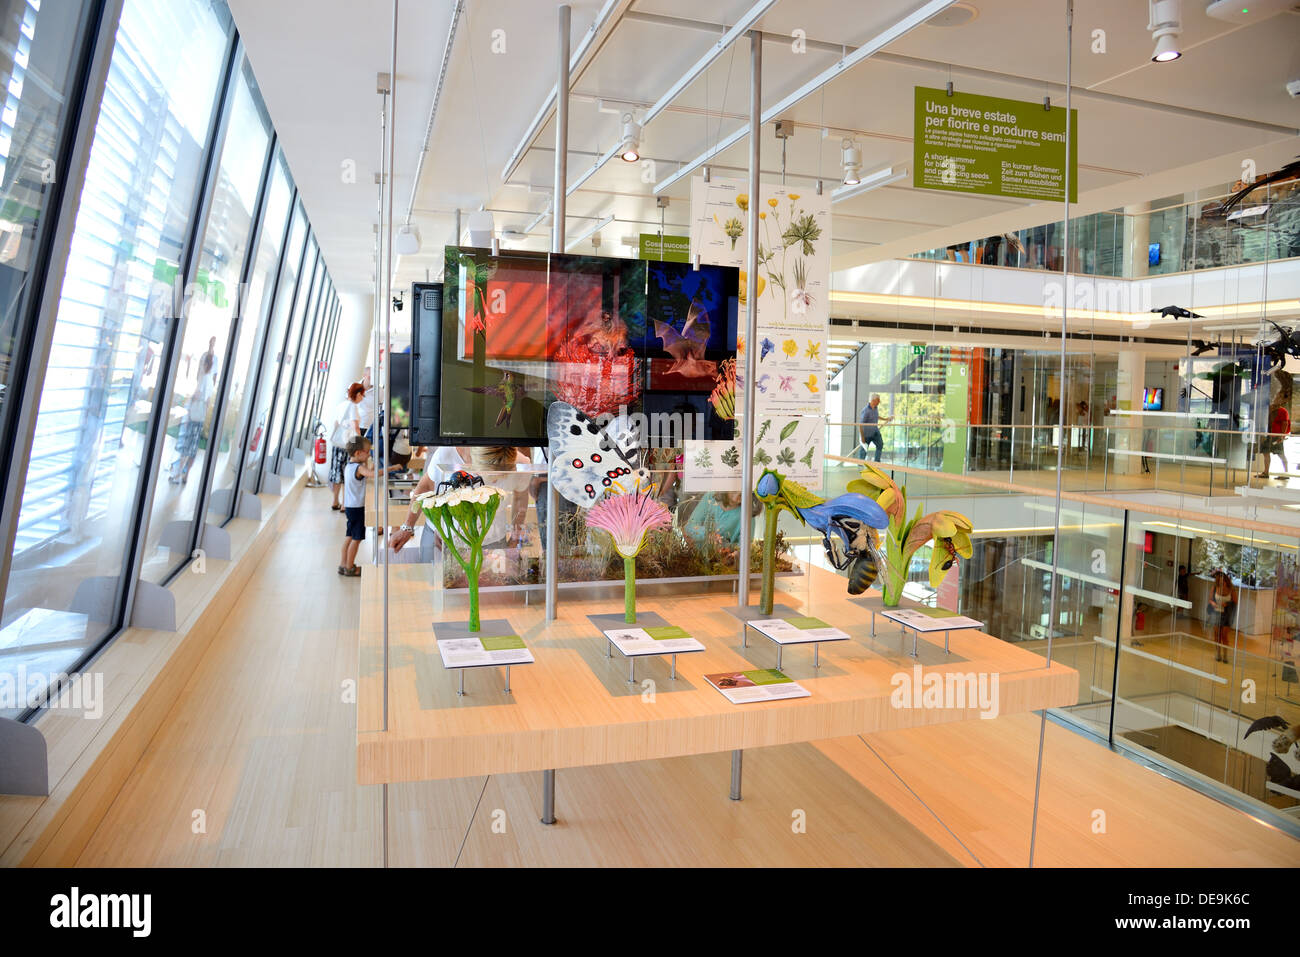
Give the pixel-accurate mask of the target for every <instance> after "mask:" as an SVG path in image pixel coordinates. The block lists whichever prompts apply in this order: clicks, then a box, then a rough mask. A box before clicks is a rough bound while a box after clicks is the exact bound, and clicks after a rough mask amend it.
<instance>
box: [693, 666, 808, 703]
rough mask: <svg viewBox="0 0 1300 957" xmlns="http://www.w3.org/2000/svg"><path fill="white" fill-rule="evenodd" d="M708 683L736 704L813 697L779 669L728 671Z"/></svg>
mask: <svg viewBox="0 0 1300 957" xmlns="http://www.w3.org/2000/svg"><path fill="white" fill-rule="evenodd" d="M704 680H705V681H707V682H708V683H709V684H711V685H713V687H715V688H717V689H718V691H720V692H722V695H723V697H725V698H726V699H727V700H728V701H730V702H731V703H732V704H749V703H750V702H753V701H777V700H780V699H783V698H809V697H812V692H811V691H809V690H808V689H807V688H805V687H804V686H803V685H801V684H799V683H797V682H796V681H794V680H792V679H791V678H788V677H786V675H785V674H783V673H782V672H780V671H777V670H776V669H775V668H762V669H759V670H758V671H726V672H722V673H721V674H716V675H705V676H704Z"/></svg>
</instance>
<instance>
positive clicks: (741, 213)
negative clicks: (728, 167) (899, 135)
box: [688, 176, 831, 488]
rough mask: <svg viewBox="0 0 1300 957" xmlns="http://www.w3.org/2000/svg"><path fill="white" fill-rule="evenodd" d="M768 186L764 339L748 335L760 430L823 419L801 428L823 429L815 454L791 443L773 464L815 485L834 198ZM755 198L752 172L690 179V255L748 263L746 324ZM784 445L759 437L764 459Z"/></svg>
mask: <svg viewBox="0 0 1300 957" xmlns="http://www.w3.org/2000/svg"><path fill="white" fill-rule="evenodd" d="M760 193H761V195H760V196H759V197H758V199H757V209H758V230H759V234H758V317H757V329H758V334H757V336H756V340H757V341H756V342H754V343H750V342H745V343H744V348H745V349H749V348H751V347H752V348H754V349H755V350H756V353H755V368H756V379H755V382H754V400H755V436H756V437H757V435H758V429H759V428H761V426H762V423H763V422H764V421H771V420H773V419H774V418H783V419H785V420H786V421H788V420H789V419H790V418H791V417H793V416H813V417H816V420H817V421H816V423H815V425H814V424H812V423H810V424H808V425H807V426H804V427H801V429H800V434H803V433H804V432H807V433H808V434H809V435H813V434H815V435H816V440H815V443H814V444H815V445H816V446H817V448H816V451H815V453H814V455H813V456H811V459H812V461H811V462H807V461H805V460H806V459H807V458H808V456H806V455H805V454H804V453H805V452H806V451H807V450H806V449H805V448H803V447H800V448H799V449H797V450H795V449H790V450H789V451H793V452H795V453H796V454H795V456H794V462H792V463H788V464H787V463H786V462H784V461H783V462H781V463H780V465H772V467H773V468H782V472H783V474H784V475H786V476H787V477H788V478H792V479H794V480H795V481H798V482H800V483H801V484H803V485H805V486H807V487H809V488H821V485H822V456H823V453H824V450H825V417H824V416H825V409H826V385H827V382H826V378H827V376H826V351H827V339H828V328H829V316H830V313H829V309H830V285H831V283H830V278H831V276H830V264H831V212H830V196H829V195H822V196H818V195H817V194H816V192H815V191H814V190H812V189H810V188H808V187H804V186H794V185H791V186H778V185H770V184H769V185H764V186H762V187H761V189H760ZM750 202H751V198H750V196H749V195H748V184H747V183H746V182H745V181H744V180H739V179H724V178H719V177H712V178H711V179H710V181H709V182H707V183H706V182H705V181H704V178H703V177H702V176H701V177H695V178H694V179H693V180H692V181H691V253H692V258H694V257H695V256H696V255H698V256H699V261H700V264H701V265H718V266H736V267H737V268H739V269H740V304H741V314H740V316H739V318H738V323H739V327H740V328H741V329H746V328H748V317H747V315H746V314H745V310H746V308H747V305H748V304H747V301H746V299H747V296H748V293H749V287H748V275H747V272H746V255H747V252H748V249H749V237H748V235H747V230H748V229H749V205H750ZM743 362H744V352H743V350H738V358H737V365H738V367H739V368H741V369H743V368H744V366H743ZM742 394H743V390H742V389H739V388H738V389H737V408H736V414H737V415H738V416H740V415H742V414H743V408H742V407H741V406H742V405H743V403H742V402H741V401H740V396H741V395H742ZM765 438H767V437H766V436H765ZM711 444H712V445H718V444H720V443H711ZM783 450H784V447H783V446H777V447H775V448H771V449H768V448H767V447H766V446H765V445H764V444H763V442H761V441H756V443H755V455H756V459H757V458H758V457H759V456H761V454H763V452H764V451H766V452H767V453H768V454H769V455H771V456H772V459H773V461H776V457H777V456H778V455H780V454H781V452H782V451H783ZM715 451H716V450H715ZM721 451H725V449H723V450H721ZM688 459H689V455H688ZM768 464H771V463H768ZM737 474H739V472H738V471H737Z"/></svg>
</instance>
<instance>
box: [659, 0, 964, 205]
mask: <svg viewBox="0 0 1300 957" xmlns="http://www.w3.org/2000/svg"><path fill="white" fill-rule="evenodd" d="M952 3H953V0H928V2H926V3H923V4H921V5H920V6H919V7H917V8H916V9H915V10H913V11H912V12H911V13H909V14H908V15H907V16H905V17H903V18H902V19H900V20H899V21H898V22H896V23H894V24H893V25H892V26H890V27H887V28H886V29H884V30H882V31H881V32H880V33H878V34H876V35H875V36H874V37H872V38H871V39H870V40H868V41H867V42H866V43H864V44H862V46H860V47H858V48H857V49H856V50H854V51H853V52H852V53H850V54H848V55H847V56H844V57H841V58H840V59H839V60H838V61H837V62H836V63H834V64H833V65H832V66H830V67H829V68H828V69H826V70H823V71H822V72H821V73H818V74H817V75H816V76H815V77H813V78H812V79H811V80H809V81H808V82H807V83H805V84H804V85H803V86H801V87H799V88H798V89H797V90H795V91H794V92H793V93H791V94H789V95H788V96H786V97H784V98H782V99H781V100H780V102H778V103H776V104H775V105H774V106H771V107H768V109H766V110H764V111H763V116H762V122H763V123H770V122H771V121H772V120H775V119H778V118H779V117H780V116H781V115H782V114H784V113H785V112H786V111H787V110H789V109H790V108H791V107H793V106H794V105H795V104H796V103H798V102H799V101H800V100H802V99H803V98H804V97H806V96H808V95H809V94H811V93H813V92H814V91H816V90H819V89H821V88H822V87H823V86H825V85H826V84H827V83H829V82H830V81H831V80H833V79H835V78H836V77H838V76H840V75H841V74H843V73H845V72H846V71H848V70H850V69H852V68H853V67H855V66H857V65H858V64H859V63H861V62H862V61H863V60H865V59H867V58H868V57H870V56H873V55H875V54H876V53H877V52H879V51H880V50H882V49H883V48H884V47H885V46H887V45H888V44H890V43H893V42H894V41H895V40H897V39H898V38H899V37H901V36H903V35H904V34H905V33H908V32H909V31H910V30H912V29H913V28H914V27H916V26H918V25H920V24H922V23H924V22H925V21H926V20H928V19H930V18H931V17H932V16H934V15H935V14H937V13H939V12H941V11H942V10H944V9H946V8H947V7H949V6H951V5H952ZM748 135H749V127H748V126H742V127H740V128H739V129H738V130H736V131H734V132H732V133H730V134H728V135H727V136H725V137H723V139H722V140H721V141H719V142H718V143H717V144H716V145H715V146H714V147H713V148H712V149H709V150H706V151H705V152H703V153H701V154H700V155H699V156H697V157H696V158H695V159H693V160H691V161H689V162H688V163H686V164H685V165H683V166H682V167H681V168H680V169H678V170H677V172H675V173H673V175H671V176H669V177H668V178H667V179H665V180H663V181H662V182H659V183H656V184H655V188H654V191H655V192H656V193H662V192H663V191H664V190H666V189H667V188H668V187H669V186H671V185H672V184H673V183H675V182H677V181H678V180H679V179H681V178H682V177H683V176H689V175H690V174H691V173H692V172H694V171H695V170H697V169H699V167H701V166H703V165H704V164H705V163H707V162H708V161H709V160H710V159H712V158H713V157H714V156H717V155H718V154H719V153H721V152H722V151H723V150H725V149H727V148H728V147H730V146H731V145H733V144H734V143H737V142H739V141H740V140H741V139H743V138H744V137H745V136H748Z"/></svg>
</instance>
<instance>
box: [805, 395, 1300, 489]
mask: <svg viewBox="0 0 1300 957" xmlns="http://www.w3.org/2000/svg"><path fill="white" fill-rule="evenodd" d="M1116 419H1117V420H1118V421H1116V422H1114V423H1112V424H1105V425H1087V426H1082V425H1073V426H1072V425H1066V426H1065V428H1064V430H1062V428H1061V427H1060V426H1059V425H1055V424H1053V425H1033V424H1026V425H955V424H953V423H952V422H951V421H948V422H945V421H940V420H905V421H894V422H890V423H888V424H886V425H883V426H881V428H880V436H881V446H882V447H881V449H880V461H881V462H883V463H888V464H893V465H899V466H905V467H907V468H915V469H925V470H929V471H936V472H949V473H952V474H956V475H972V474H984V475H988V476H989V477H992V478H1003V479H1005V480H1006V481H1011V482H1023V483H1027V484H1031V485H1033V484H1041V483H1042V482H1043V481H1045V478H1044V476H1049V475H1050V481H1051V483H1052V484H1053V485H1055V481H1056V472H1057V465H1058V460H1059V464H1060V470H1061V474H1062V485H1063V486H1064V487H1065V488H1068V489H1073V490H1076V491H1113V490H1125V491H1127V490H1134V489H1152V490H1160V491H1173V492H1188V493H1194V494H1198V495H1224V494H1235V489H1236V488H1238V487H1240V486H1242V485H1247V484H1250V485H1254V486H1263V485H1266V484H1267V480H1266V479H1261V478H1259V477H1258V473H1259V472H1260V470H1262V469H1264V468H1266V466H1265V465H1264V460H1263V457H1262V453H1261V451H1260V449H1261V445H1262V444H1263V443H1264V440H1265V439H1267V438H1268V436H1267V434H1264V433H1257V432H1254V431H1250V430H1244V431H1243V430H1240V429H1231V428H1226V427H1224V425H1225V424H1226V422H1220V421H1219V419H1220V417H1216V416H1210V415H1206V416H1199V417H1197V416H1188V417H1186V418H1177V419H1162V420H1160V424H1158V425H1153V424H1151V423H1150V422H1141V421H1138V418H1137V417H1129V416H1117V417H1116ZM826 448H827V452H828V455H829V456H830V461H831V462H832V463H833V462H834V461H835V460H836V459H837V458H847V459H857V458H862V457H864V450H863V446H862V444H861V443H860V433H859V426H858V425H857V424H856V423H852V422H849V423H843V422H832V423H829V424H828V425H827V435H826ZM1298 452H1300V445H1297V448H1296V449H1293V450H1292V451H1291V454H1290V455H1289V456H1288V461H1289V462H1290V461H1295V460H1296V453H1298ZM865 453H866V458H867V459H868V460H870V461H875V454H876V447H875V445H870V444H869V445H868V446H867V447H866V449H865Z"/></svg>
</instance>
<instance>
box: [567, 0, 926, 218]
mask: <svg viewBox="0 0 1300 957" xmlns="http://www.w3.org/2000/svg"><path fill="white" fill-rule="evenodd" d="M950 2H951V0H950ZM776 3H777V0H759V2H758V3H755V4H754V5H753V6H752V7H750V8H749V9H748V10H746V11H745V12H744V14H742V15H741V17H740V19H739V20H738V21H737V22H736V24H735V26H733V27H731V28H730V29H729V30H727V31H726V32H725V33H723V35H722V36H721V37H720V38H719V39H718V42H717V43H715V44H713V46H711V47H709V49H708V50H707V51H706V52H705V53H704V55H703V56H702V57H700V58H699V59H698V60H696V61H695V63H693V64H692V65H691V66H690V67H689V68H688V69H687V70H686V72H685V73H683V74H682V75H681V76H679V77H678V78H677V79H676V80H674V81H673V83H672V85H671V86H670V87H668V89H667V91H666V92H665V93H664V95H663V96H661V97H659V99H658V100H656V101H655V102H654V104H653V105H652V106H651V107H650V108H649V109H648V110H646V112H645V116H644V117H643V118H642V120H641V126H642V128H643V129H644V128H645V127H646V126H647V125H649V123H650V122H651V120H653V119H654V118H655V117H656V116H658V115H659V114H660V113H662V112H663V111H664V110H666V109H667V108H668V104H669V103H671V102H672V101H673V100H674V99H676V98H677V96H678V95H680V94H681V92H682V91H683V90H685V89H686V88H687V87H688V86H690V85H691V84H692V83H694V82H695V81H696V80H697V79H699V77H700V75H701V74H702V73H704V71H705V70H707V69H708V68H709V67H710V66H712V65H713V63H714V61H715V60H717V59H718V57H720V56H722V54H723V53H725V52H726V50H727V49H728V48H729V47H730V46H731V45H732V44H733V43H735V42H736V41H737V40H738V39H740V38H741V37H742V36H744V35H745V34H746V33H747V32H748V31H749V29H750V28H751V27H752V26H753V25H754V24H755V23H757V22H758V21H759V19H760V18H761V17H762V16H763V14H765V13H767V11H768V10H770V9H772V7H774V6H775V5H776ZM621 147H622V143H621V142H619V143H615V144H614V145H613V146H611V147H610V148H609V149H608V150H606V151H605V152H604V153H603V154H601V156H600V158H599V159H597V160H596V162H595V163H593V164H592V165H591V166H589V167H587V168H586V169H585V170H583V171H582V173H581V174H580V175H579V176H578V178H577V179H576V180H574V181H573V182H572V183H571V184H569V186H568V187H567V188H566V189H565V191H564V192H565V195H566V196H571V195H573V193H574V192H576V191H577V190H578V189H580V188H581V187H582V184H583V183H585V182H587V180H589V179H591V178H592V177H593V176H595V175H596V173H598V172H599V171H600V169H601V167H602V166H604V165H605V164H606V163H608V162H609V161H610V160H612V159H613V158H614V157H615V156H617V155H618V153H619V150H620V148H621Z"/></svg>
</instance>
